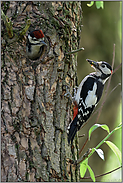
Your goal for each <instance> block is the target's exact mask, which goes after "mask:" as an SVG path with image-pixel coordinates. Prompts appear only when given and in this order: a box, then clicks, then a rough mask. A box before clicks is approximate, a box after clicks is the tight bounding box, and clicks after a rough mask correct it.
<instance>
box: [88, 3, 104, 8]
mask: <svg viewBox="0 0 123 183" xmlns="http://www.w3.org/2000/svg"><path fill="white" fill-rule="evenodd" d="M94 2H95V4H96V8H97V9H100V8H102V9H103V8H104V2H103V1H91V2H90V4H87V6H88V7H91V6H93V4H94Z"/></svg>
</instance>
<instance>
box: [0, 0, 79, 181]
mask: <svg viewBox="0 0 123 183" xmlns="http://www.w3.org/2000/svg"><path fill="white" fill-rule="evenodd" d="M80 5H81V4H80V2H34V1H31V2H24V1H22V2H21V1H20V2H16V1H13V2H12V1H10V2H2V9H3V11H4V13H5V15H7V16H8V18H9V19H10V20H11V22H12V23H13V24H12V28H13V30H14V36H13V38H12V39H9V37H8V34H7V32H6V30H5V23H4V22H3V20H2V38H1V39H2V45H1V46H2V59H1V60H2V65H1V70H2V85H1V89H2V91H1V94H2V95H1V102H2V112H1V117H2V124H1V148H2V149H1V154H2V164H1V174H2V175H1V180H2V181H4V182H5V181H9V182H10V181H11V182H16V181H31V182H36V181H74V182H75V181H79V170H78V169H77V168H76V167H74V166H73V165H71V164H70V163H69V159H77V156H78V143H77V142H76V143H75V142H74V146H73V147H72V148H71V146H69V145H68V142H67V134H66V129H67V126H68V123H69V122H70V118H71V117H72V110H71V105H70V104H71V103H70V101H69V99H67V98H65V97H64V93H65V85H68V86H69V87H70V92H71V93H72V89H73V87H74V86H75V85H76V80H77V75H76V66H77V55H76V54H74V55H73V54H71V55H66V53H67V52H71V51H72V50H76V49H77V48H78V47H79V39H80V29H81V19H82V14H81V13H82V12H81V7H80ZM28 18H29V19H30V20H31V26H30V28H29V30H34V29H37V28H41V29H42V30H43V32H44V34H45V42H46V43H47V45H48V46H47V50H46V54H45V57H44V58H42V59H41V60H39V61H38V62H35V63H34V62H31V60H29V59H28V58H27V57H26V53H25V47H26V46H25V45H26V42H25V39H23V38H22V39H21V40H19V41H16V42H15V41H14V39H15V36H16V35H17V36H19V32H20V31H21V30H22V29H23V28H24V27H25V25H26V20H27V19H28Z"/></svg>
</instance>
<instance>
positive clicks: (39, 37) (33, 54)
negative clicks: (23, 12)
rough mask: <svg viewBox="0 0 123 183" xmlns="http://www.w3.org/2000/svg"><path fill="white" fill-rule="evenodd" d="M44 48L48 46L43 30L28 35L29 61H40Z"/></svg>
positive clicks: (27, 51) (27, 50)
mask: <svg viewBox="0 0 123 183" xmlns="http://www.w3.org/2000/svg"><path fill="white" fill-rule="evenodd" d="M44 46H47V44H46V43H45V42H44V34H43V32H42V30H34V31H32V32H30V33H29V34H28V36H27V44H26V53H27V56H28V57H29V59H31V60H37V59H39V58H40V57H41V55H42V54H43V50H44Z"/></svg>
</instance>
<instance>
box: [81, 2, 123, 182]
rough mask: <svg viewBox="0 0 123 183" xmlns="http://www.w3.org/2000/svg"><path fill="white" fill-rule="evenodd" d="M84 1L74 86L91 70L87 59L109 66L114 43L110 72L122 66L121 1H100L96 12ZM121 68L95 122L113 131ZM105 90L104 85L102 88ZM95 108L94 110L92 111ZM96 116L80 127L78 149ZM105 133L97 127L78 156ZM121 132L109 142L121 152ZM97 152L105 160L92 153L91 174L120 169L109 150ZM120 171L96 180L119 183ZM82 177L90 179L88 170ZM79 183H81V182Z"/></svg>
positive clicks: (117, 114)
mask: <svg viewBox="0 0 123 183" xmlns="http://www.w3.org/2000/svg"><path fill="white" fill-rule="evenodd" d="M88 3H89V2H88V1H83V2H82V11H83V13H82V16H83V26H82V32H81V42H80V47H84V51H81V52H79V53H78V78H79V80H78V84H79V83H80V82H81V80H82V79H83V78H84V77H85V76H86V75H87V74H88V73H90V72H93V69H92V68H91V67H90V65H89V64H88V63H87V61H86V59H87V58H90V59H93V60H95V61H97V60H98V61H101V60H103V61H107V62H108V63H110V64H112V58H113V45H114V43H115V63H114V69H115V68H116V67H117V66H118V65H119V64H120V63H122V57H121V43H122V41H121V38H122V37H121V36H122V30H121V14H122V12H121V11H122V2H120V1H112V2H111V1H108V2H106V1H104V9H102V8H100V9H97V8H96V6H95V4H94V5H93V6H91V7H88V6H87V4H88ZM121 72H122V70H121V67H120V68H119V69H118V71H117V72H116V73H115V74H113V76H112V79H111V83H110V87H109V91H108V94H109V93H110V92H111V91H112V90H113V89H114V88H115V87H116V86H117V87H116V89H115V90H114V91H113V92H112V93H111V94H110V96H109V97H108V98H107V99H106V103H105V104H104V106H103V109H102V112H101V115H100V118H99V120H98V123H99V124H106V125H108V127H109V129H110V131H111V130H113V129H114V128H115V127H116V126H118V124H120V123H121V120H122V119H121V115H122V112H121V109H122V101H121V85H120V84H121ZM105 89H106V86H105ZM105 89H104V92H103V96H102V98H101V101H100V102H99V104H98V106H97V107H96V109H98V108H99V107H100V106H101V103H102V102H103V100H104V94H105ZM96 109H95V111H96ZM97 115H98V113H97V114H96V115H94V116H93V117H92V118H91V119H90V121H89V122H88V123H87V125H86V126H84V127H83V128H82V129H81V130H80V131H79V134H81V135H82V134H85V137H81V138H80V139H79V143H80V149H81V147H82V146H83V144H84V142H85V140H86V138H87V135H88V131H89V128H90V127H91V126H92V125H93V124H94V123H95V121H96V119H97ZM106 135H107V132H106V131H104V130H103V129H101V128H98V129H97V130H96V131H94V132H93V134H92V136H91V140H90V141H89V142H88V143H87V145H86V146H85V148H84V150H83V151H82V154H84V153H85V152H86V151H87V149H88V148H93V147H95V146H96V145H97V144H98V143H99V142H100V141H101V140H102V139H103V138H104V137H105V136H106ZM121 135H122V132H121V130H118V131H116V132H115V133H114V134H113V135H112V136H111V137H110V138H109V140H110V141H112V142H113V143H114V144H115V145H117V147H118V148H119V149H120V150H121V139H122V137H121ZM101 149H102V150H103V152H104V156H105V161H103V160H101V159H100V158H99V156H98V155H97V153H94V154H93V155H92V157H91V158H90V159H89V163H88V164H89V165H90V167H91V168H92V170H93V171H94V174H95V175H99V174H102V173H105V172H107V171H110V170H112V169H114V168H117V167H118V166H120V164H119V161H118V159H117V157H116V155H115V154H114V153H113V152H112V151H111V149H110V148H109V147H108V146H107V145H106V144H103V145H102V146H101ZM121 175H122V174H121V169H119V170H117V171H115V172H113V173H111V174H109V175H106V176H104V177H100V178H97V179H96V181H103V182H106V181H110V182H113V181H115V182H119V181H121ZM85 176H86V177H87V176H90V175H89V173H88V171H87V172H86V174H85ZM82 181H83V180H82ZM84 181H90V180H89V179H84Z"/></svg>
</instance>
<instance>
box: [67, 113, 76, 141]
mask: <svg viewBox="0 0 123 183" xmlns="http://www.w3.org/2000/svg"><path fill="white" fill-rule="evenodd" d="M77 121H78V116H76V117H75V118H74V120H73V121H72V122H71V123H70V124H69V126H68V143H69V144H70V142H71V144H72V142H73V139H74V137H75V135H76V132H77V130H78V125H77Z"/></svg>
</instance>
